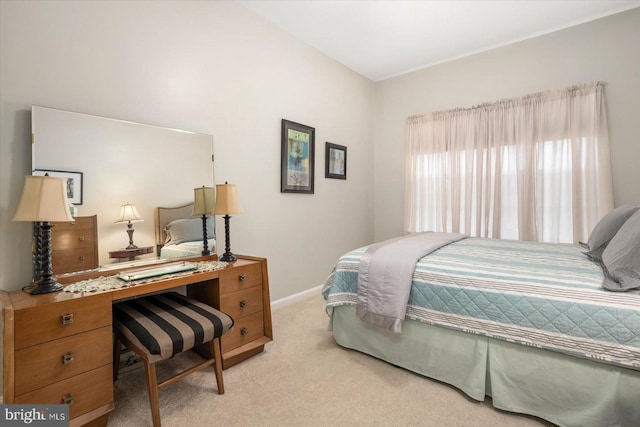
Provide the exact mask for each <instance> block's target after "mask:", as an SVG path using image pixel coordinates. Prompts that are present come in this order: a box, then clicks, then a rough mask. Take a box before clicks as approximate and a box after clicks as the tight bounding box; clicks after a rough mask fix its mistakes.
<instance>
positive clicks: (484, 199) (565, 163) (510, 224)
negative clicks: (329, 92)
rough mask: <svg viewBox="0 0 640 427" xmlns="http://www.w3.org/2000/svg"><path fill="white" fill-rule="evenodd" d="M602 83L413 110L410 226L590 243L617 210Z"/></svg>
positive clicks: (408, 201) (407, 218)
mask: <svg viewBox="0 0 640 427" xmlns="http://www.w3.org/2000/svg"><path fill="white" fill-rule="evenodd" d="M602 88H603V83H592V84H587V85H582V86H574V87H571V88H567V89H564V90H561V91H549V92H542V93H539V94H534V95H528V96H525V97H522V98H516V99H510V100H502V101H498V102H496V103H493V104H484V105H481V106H478V107H473V108H469V109H457V110H452V111H444V112H437V113H432V114H428V115H424V116H414V117H410V118H409V120H408V128H407V134H408V144H407V177H406V180H407V182H406V188H407V193H406V206H405V231H407V232H415V231H427V230H432V231H448V232H460V233H465V234H468V235H471V236H481V237H492V238H506V239H520V240H533V241H546V242H574V243H577V242H578V241H580V240H586V239H587V237H588V235H589V232H590V231H591V229H592V228H593V227H594V226H595V224H596V223H597V221H598V220H599V218H600V217H602V216H603V215H604V214H606V213H607V212H608V211H609V210H611V209H612V208H613V191H612V181H611V169H610V162H609V143H608V137H607V125H606V116H605V112H604V96H603V91H602Z"/></svg>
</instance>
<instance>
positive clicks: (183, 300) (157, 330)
mask: <svg viewBox="0 0 640 427" xmlns="http://www.w3.org/2000/svg"><path fill="white" fill-rule="evenodd" d="M113 325H114V329H115V331H116V333H117V334H119V335H120V337H121V338H123V341H124V342H125V343H126V341H129V342H131V343H132V344H133V345H135V346H136V347H138V348H139V349H141V350H146V351H147V353H148V354H147V356H148V357H149V360H150V361H152V360H161V359H168V358H169V357H172V356H174V355H176V354H178V353H181V352H183V351H185V350H189V349H191V348H193V347H195V346H197V345H199V344H202V343H205V342H209V341H211V340H213V339H214V338H218V337H220V336H222V335H224V334H226V333H227V332H229V331H230V330H231V328H232V327H233V319H232V318H231V317H230V316H228V315H227V314H225V313H223V312H221V311H219V310H216V309H215V308H213V307H211V306H209V305H207V304H204V303H201V302H199V301H196V300H194V299H191V298H188V297H185V296H184V295H180V294H178V293H176V292H169V293H164V294H158V295H152V296H147V297H143V298H136V299H132V300H128V301H124V302H120V303H117V304H114V305H113Z"/></svg>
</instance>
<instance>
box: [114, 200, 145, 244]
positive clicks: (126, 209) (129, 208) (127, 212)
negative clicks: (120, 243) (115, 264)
mask: <svg viewBox="0 0 640 427" xmlns="http://www.w3.org/2000/svg"><path fill="white" fill-rule="evenodd" d="M140 221H144V220H143V219H142V217H141V216H140V214H139V213H138V210H137V209H136V207H135V205H132V204H131V203H129V202H127V203H125V204H124V205H122V207H121V208H120V216H119V217H118V220H117V221H116V222H115V223H116V224H121V223H124V222H126V223H127V234H128V235H129V246H127V247H126V248H125V249H136V248H137V246H136V245H134V244H133V232H134V229H133V225H132V223H133V222H140Z"/></svg>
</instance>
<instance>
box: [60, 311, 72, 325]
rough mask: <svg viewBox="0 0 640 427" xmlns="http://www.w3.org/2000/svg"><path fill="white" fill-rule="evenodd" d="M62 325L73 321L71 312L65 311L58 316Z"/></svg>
mask: <svg viewBox="0 0 640 427" xmlns="http://www.w3.org/2000/svg"><path fill="white" fill-rule="evenodd" d="M60 318H61V320H60V321H61V322H62V324H63V325H70V324H72V323H73V313H67V314H63V315H62V316H60Z"/></svg>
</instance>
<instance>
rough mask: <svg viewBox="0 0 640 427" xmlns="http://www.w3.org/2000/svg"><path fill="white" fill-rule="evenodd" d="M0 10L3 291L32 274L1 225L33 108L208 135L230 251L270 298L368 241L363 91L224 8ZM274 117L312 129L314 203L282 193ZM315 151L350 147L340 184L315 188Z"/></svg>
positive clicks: (369, 159) (13, 230)
mask: <svg viewBox="0 0 640 427" xmlns="http://www.w3.org/2000/svg"><path fill="white" fill-rule="evenodd" d="M0 4H1V6H0V7H1V10H0V17H1V18H0V19H1V22H0V28H1V29H0V31H1V33H0V43H1V45H0V55H1V56H0V67H1V68H0V108H1V110H0V154H1V155H0V289H5V290H9V289H17V288H19V287H21V286H23V285H26V284H27V280H28V279H29V278H30V277H31V264H30V231H29V227H28V225H27V224H22V223H13V222H11V221H10V219H11V217H12V216H13V214H14V212H15V209H16V207H17V204H18V199H19V197H20V192H21V188H22V185H23V181H24V175H27V174H29V173H30V170H31V169H30V167H31V165H30V147H29V140H30V138H29V134H30V108H31V105H32V104H35V105H43V106H48V107H53V108H60V109H64V110H70V111H78V112H84V113H88V114H94V115H100V116H106V117H113V118H119V119H125V120H131V121H137V122H141V123H149V124H155V125H159V126H166V127H170V128H177V129H185V130H191V131H195V132H201V133H207V134H210V135H213V138H214V147H215V155H216V162H215V179H216V181H217V182H224V181H229V182H230V183H236V184H237V185H238V190H239V195H240V201H241V204H242V207H243V209H244V213H242V214H240V215H235V216H234V217H233V219H232V220H231V248H232V250H233V252H234V253H237V254H248V255H256V256H264V257H267V258H268V260H269V275H270V285H271V297H272V300H276V299H279V298H283V297H286V296H289V295H292V294H296V293H298V292H302V291H305V290H307V289H309V288H312V287H314V286H318V285H321V284H322V283H323V282H324V280H325V279H326V277H327V275H328V274H329V273H330V271H331V268H332V266H333V264H334V262H335V260H336V259H337V257H338V256H339V255H340V254H341V253H343V252H345V251H347V250H349V249H351V248H353V247H357V246H360V245H363V244H366V243H369V242H370V241H371V240H372V239H373V209H372V208H373V187H372V185H371V182H372V179H373V172H372V170H371V164H372V163H373V151H372V149H373V147H372V141H373V133H372V130H373V124H372V122H373V111H374V104H375V100H374V96H375V93H374V91H375V89H374V84H373V83H372V82H371V81H369V80H367V79H365V78H363V77H362V76H360V75H358V74H356V73H354V72H352V71H350V70H348V69H347V68H345V67H344V66H342V65H340V64H339V63H337V62H335V61H333V60H331V59H329V58H328V57H326V56H324V55H322V54H320V53H318V52H317V51H316V50H314V49H311V48H310V47H308V46H307V45H304V44H303V43H301V42H299V41H297V40H296V39H294V38H293V37H291V36H289V35H287V34H286V33H284V32H282V31H280V30H278V29H276V28H275V27H274V26H273V25H271V24H269V23H267V21H265V20H263V19H261V18H258V17H257V16H256V15H254V14H252V13H251V12H249V11H247V10H245V9H244V8H242V7H240V6H238V5H236V4H234V3H232V2H213V1H208V2H201V1H196V2H173V3H166V2H124V1H113V2H110V1H101V2H93V1H91V2H66V1H65V2H53V1H41V2H5V1H2V2H0ZM282 118H286V119H289V120H292V121H296V122H300V123H303V124H306V125H309V126H314V127H315V128H316V179H315V194H314V195H300V194H281V193H280V120H281V119H282ZM325 141H329V142H333V143H336V144H341V145H346V146H348V179H347V180H346V181H343V180H333V179H325V178H324V144H325ZM87 143H91V142H90V141H87ZM105 149H107V147H102V146H96V147H95V155H96V156H99V155H100V152H101V150H105ZM149 155H150V158H153V153H149ZM139 161H144V159H139ZM164 173H170V170H165V171H164ZM217 226H218V230H223V229H224V227H223V225H222V223H221V222H220V220H219V219H218V224H217Z"/></svg>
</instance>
